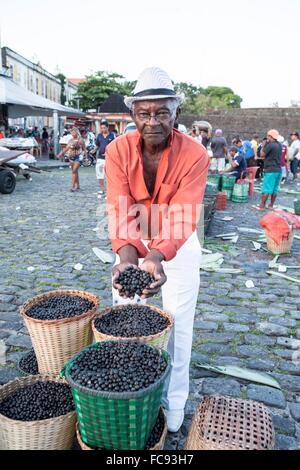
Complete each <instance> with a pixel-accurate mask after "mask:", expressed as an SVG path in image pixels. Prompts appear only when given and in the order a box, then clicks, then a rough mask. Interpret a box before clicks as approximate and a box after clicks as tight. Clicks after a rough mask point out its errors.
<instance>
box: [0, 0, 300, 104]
mask: <svg viewBox="0 0 300 470" xmlns="http://www.w3.org/2000/svg"><path fill="white" fill-rule="evenodd" d="M0 24H1V37H2V45H3V46H8V47H10V48H11V49H13V50H15V51H16V52H18V53H20V54H22V55H23V56H25V57H26V58H28V59H32V58H33V57H35V58H36V59H38V60H39V61H40V63H41V64H42V66H43V67H45V68H46V69H47V70H49V72H52V73H54V72H55V70H56V67H57V66H58V67H59V69H60V70H61V72H62V73H64V74H65V75H66V76H68V77H72V78H74V77H76V78H77V77H83V76H85V75H88V74H90V73H91V72H93V71H97V70H108V71H113V72H118V73H120V74H122V75H124V76H125V77H126V78H127V79H128V80H135V79H136V78H137V76H138V74H139V73H140V72H141V71H142V70H143V69H144V68H145V67H149V66H153V65H156V66H159V67H162V68H163V69H165V70H166V71H167V72H168V73H169V75H170V76H171V78H172V79H173V80H174V81H176V82H179V81H185V82H192V83H193V84H195V85H200V86H203V87H206V86H208V85H220V86H229V87H231V88H232V89H233V90H234V92H235V93H238V94H239V95H240V96H241V97H242V98H243V103H242V106H243V107H263V106H270V105H272V103H274V102H278V103H279V105H280V106H289V105H290V101H291V100H300V86H299V76H300V73H299V72H300V58H299V50H298V49H299V46H298V45H299V33H300V26H299V25H300V0H284V1H283V0H226V1H224V0H209V1H208V0H149V1H147V2H145V1H142V0H113V1H108V0H107V1H106V2H104V1H102V0H65V1H64V0H51V1H50V0H0Z"/></svg>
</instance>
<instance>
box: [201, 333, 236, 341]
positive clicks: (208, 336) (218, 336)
mask: <svg viewBox="0 0 300 470" xmlns="http://www.w3.org/2000/svg"><path fill="white" fill-rule="evenodd" d="M196 338H197V339H202V340H206V341H209V342H212V343H230V342H231V341H232V340H233V339H234V338H235V335H234V334H233V333H231V334H230V333H200V334H198V335H197V336H196Z"/></svg>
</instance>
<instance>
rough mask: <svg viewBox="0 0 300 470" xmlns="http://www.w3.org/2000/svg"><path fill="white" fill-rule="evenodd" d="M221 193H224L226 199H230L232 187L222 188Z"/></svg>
mask: <svg viewBox="0 0 300 470" xmlns="http://www.w3.org/2000/svg"><path fill="white" fill-rule="evenodd" d="M222 193H225V194H226V200H227V201H230V199H231V196H232V189H222Z"/></svg>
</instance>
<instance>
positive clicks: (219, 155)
mask: <svg viewBox="0 0 300 470" xmlns="http://www.w3.org/2000/svg"><path fill="white" fill-rule="evenodd" d="M211 150H212V152H213V158H212V161H211V170H213V171H215V170H217V171H224V170H225V158H226V157H227V142H226V139H225V138H224V137H223V131H222V130H221V129H217V130H216V131H215V135H214V137H213V138H212V140H211Z"/></svg>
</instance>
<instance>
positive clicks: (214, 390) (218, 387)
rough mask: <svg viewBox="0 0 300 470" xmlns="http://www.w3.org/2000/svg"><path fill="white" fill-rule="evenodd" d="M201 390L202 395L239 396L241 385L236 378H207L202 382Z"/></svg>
mask: <svg viewBox="0 0 300 470" xmlns="http://www.w3.org/2000/svg"><path fill="white" fill-rule="evenodd" d="M201 392H202V393H203V394H204V395H217V394H221V395H228V396H231V397H239V396H240V393H241V386H240V384H239V382H238V381H237V380H231V379H214V378H207V379H204V380H203V382H202V388H201Z"/></svg>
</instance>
